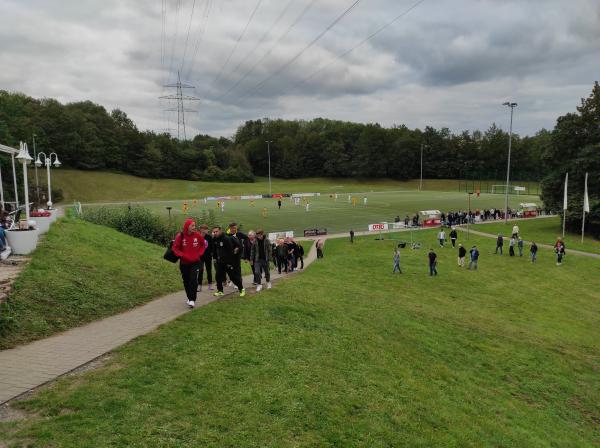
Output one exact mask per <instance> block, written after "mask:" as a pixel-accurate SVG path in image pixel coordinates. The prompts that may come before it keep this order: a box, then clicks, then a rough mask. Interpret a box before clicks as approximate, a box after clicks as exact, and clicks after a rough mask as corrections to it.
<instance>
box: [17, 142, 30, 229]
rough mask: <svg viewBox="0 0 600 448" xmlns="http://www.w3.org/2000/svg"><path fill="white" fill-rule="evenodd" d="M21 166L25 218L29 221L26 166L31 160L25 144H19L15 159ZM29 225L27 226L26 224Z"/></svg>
mask: <svg viewBox="0 0 600 448" xmlns="http://www.w3.org/2000/svg"><path fill="white" fill-rule="evenodd" d="M15 158H16V159H17V160H18V161H19V163H21V164H22V165H23V188H24V189H25V217H26V218H27V221H29V184H28V182H27V165H28V164H30V163H31V161H32V160H33V159H32V158H31V156H30V155H29V150H28V149H27V143H23V142H21V143H20V144H19V154H17V157H15ZM28 225H29V224H28Z"/></svg>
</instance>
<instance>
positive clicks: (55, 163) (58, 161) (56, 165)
mask: <svg viewBox="0 0 600 448" xmlns="http://www.w3.org/2000/svg"><path fill="white" fill-rule="evenodd" d="M61 165H62V163H60V160H58V157H56V160H55V161H54V166H55V167H56V168H58V167H59V166H61Z"/></svg>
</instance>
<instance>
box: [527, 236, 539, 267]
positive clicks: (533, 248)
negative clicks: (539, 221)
mask: <svg viewBox="0 0 600 448" xmlns="http://www.w3.org/2000/svg"><path fill="white" fill-rule="evenodd" d="M537 251H538V247H537V244H535V241H532V243H531V248H530V249H529V254H530V255H531V262H532V263H535V260H537Z"/></svg>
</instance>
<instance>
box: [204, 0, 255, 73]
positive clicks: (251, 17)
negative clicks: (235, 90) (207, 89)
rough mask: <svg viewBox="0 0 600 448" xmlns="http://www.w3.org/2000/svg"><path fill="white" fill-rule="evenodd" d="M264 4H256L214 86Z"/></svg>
mask: <svg viewBox="0 0 600 448" xmlns="http://www.w3.org/2000/svg"><path fill="white" fill-rule="evenodd" d="M262 2H263V0H258V2H256V6H255V7H254V9H253V10H252V14H250V17H249V18H248V22H246V26H245V27H244V30H243V31H242V33H241V34H240V35H239V37H238V38H237V41H236V42H235V45H234V46H233V48H232V49H231V53H229V56H227V59H226V60H225V63H224V64H223V66H222V67H221V70H220V71H219V74H218V75H217V76H216V77H215V79H214V80H213V82H212V84H215V83H216V82H217V81H218V80H219V79H220V78H221V75H222V74H223V71H225V67H227V64H229V61H230V60H231V57H232V56H233V54H234V53H235V51H236V50H237V47H238V45H239V44H240V41H241V40H242V38H243V37H244V34H246V30H247V29H248V26H249V25H250V22H252V19H253V18H254V15H255V14H256V11H258V8H259V7H260V4H261V3H262Z"/></svg>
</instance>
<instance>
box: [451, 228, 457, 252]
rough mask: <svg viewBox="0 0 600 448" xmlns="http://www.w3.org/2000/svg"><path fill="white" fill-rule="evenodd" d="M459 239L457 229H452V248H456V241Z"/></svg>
mask: <svg viewBox="0 0 600 448" xmlns="http://www.w3.org/2000/svg"><path fill="white" fill-rule="evenodd" d="M457 238H458V233H457V232H456V229H455V228H452V230H451V231H450V241H451V242H452V247H456V240H457Z"/></svg>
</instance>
